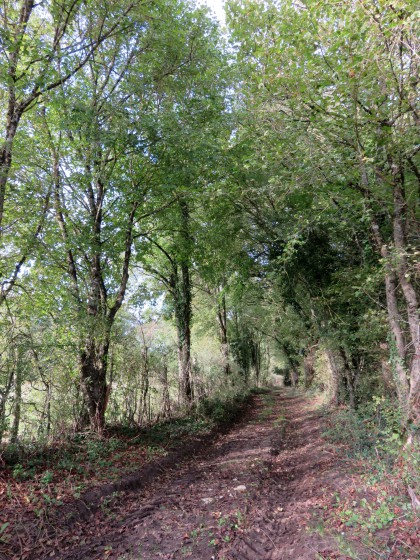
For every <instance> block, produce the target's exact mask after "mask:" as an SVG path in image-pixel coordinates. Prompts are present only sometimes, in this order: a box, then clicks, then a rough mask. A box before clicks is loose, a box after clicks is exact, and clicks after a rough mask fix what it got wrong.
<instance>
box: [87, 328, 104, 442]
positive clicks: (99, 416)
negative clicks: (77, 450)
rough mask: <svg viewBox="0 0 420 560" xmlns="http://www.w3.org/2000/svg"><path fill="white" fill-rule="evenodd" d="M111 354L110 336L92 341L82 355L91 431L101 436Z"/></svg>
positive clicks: (88, 342) (89, 341)
mask: <svg viewBox="0 0 420 560" xmlns="http://www.w3.org/2000/svg"><path fill="white" fill-rule="evenodd" d="M108 353H109V335H107V336H105V340H101V341H97V340H94V339H90V340H88V341H87V342H86V345H85V347H84V349H83V350H82V352H81V354H80V375H81V379H82V383H83V388H84V391H85V396H86V405H87V409H88V412H89V421H90V426H91V429H92V430H93V431H95V432H97V433H99V434H102V433H103V430H104V427H105V411H106V407H107V404H108V397H109V388H108V386H107V383H106V372H107V365H108Z"/></svg>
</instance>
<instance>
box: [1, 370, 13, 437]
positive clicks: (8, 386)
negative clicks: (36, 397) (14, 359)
mask: <svg viewBox="0 0 420 560" xmlns="http://www.w3.org/2000/svg"><path fill="white" fill-rule="evenodd" d="M14 376H15V368H14V367H13V368H11V370H10V371H9V374H8V377H7V381H6V385H5V387H4V389H2V390H1V391H0V444H1V442H2V439H3V434H4V431H5V429H6V402H7V398H8V396H9V394H10V390H11V388H12V384H13V379H14Z"/></svg>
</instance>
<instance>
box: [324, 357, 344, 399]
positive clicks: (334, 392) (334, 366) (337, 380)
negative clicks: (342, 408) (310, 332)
mask: <svg viewBox="0 0 420 560" xmlns="http://www.w3.org/2000/svg"><path fill="white" fill-rule="evenodd" d="M326 355H327V359H328V363H329V365H330V371H331V380H330V404H331V405H332V406H338V405H339V404H340V398H339V395H340V385H341V377H342V374H341V371H340V366H339V364H338V363H337V356H336V354H335V353H334V352H333V350H332V349H331V348H327V350H326Z"/></svg>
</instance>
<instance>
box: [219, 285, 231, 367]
mask: <svg viewBox="0 0 420 560" xmlns="http://www.w3.org/2000/svg"><path fill="white" fill-rule="evenodd" d="M217 319H218V322H219V338H220V351H221V354H222V363H223V371H224V372H225V375H226V377H228V376H229V375H230V373H231V369H230V363H229V341H228V334H227V313H226V298H225V296H224V295H223V296H222V300H221V302H220V303H219V306H218V310H217Z"/></svg>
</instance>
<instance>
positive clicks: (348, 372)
mask: <svg viewBox="0 0 420 560" xmlns="http://www.w3.org/2000/svg"><path fill="white" fill-rule="evenodd" d="M340 354H341V357H342V359H343V365H344V377H345V380H346V387H347V395H348V399H349V406H350V408H352V409H353V410H354V409H355V408H356V399H355V395H354V380H355V375H354V371H353V368H352V366H351V365H350V362H349V359H348V357H347V354H346V352H345V350H344V349H343V348H340Z"/></svg>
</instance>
